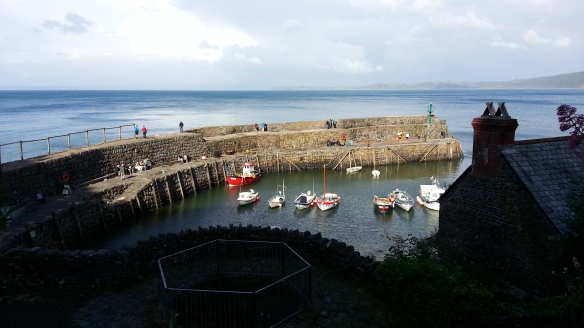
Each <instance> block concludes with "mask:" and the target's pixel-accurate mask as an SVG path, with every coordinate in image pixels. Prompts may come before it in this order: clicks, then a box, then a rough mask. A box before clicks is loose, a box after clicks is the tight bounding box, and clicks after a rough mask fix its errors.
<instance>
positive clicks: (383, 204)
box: [373, 196, 395, 213]
mask: <svg viewBox="0 0 584 328" xmlns="http://www.w3.org/2000/svg"><path fill="white" fill-rule="evenodd" d="M394 204H395V203H394V202H393V201H391V200H390V199H389V198H385V197H377V196H374V197H373V206H374V207H375V209H376V210H378V211H379V212H383V213H385V212H387V211H390V210H393V208H394V206H395V205H394Z"/></svg>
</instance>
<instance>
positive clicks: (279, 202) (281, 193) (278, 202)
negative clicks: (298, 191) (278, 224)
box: [268, 180, 286, 208]
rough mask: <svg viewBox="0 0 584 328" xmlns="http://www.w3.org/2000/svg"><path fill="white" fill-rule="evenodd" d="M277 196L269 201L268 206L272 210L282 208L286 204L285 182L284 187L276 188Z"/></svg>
mask: <svg viewBox="0 0 584 328" xmlns="http://www.w3.org/2000/svg"><path fill="white" fill-rule="evenodd" d="M280 187H281V189H280ZM276 190H277V191H276V195H274V196H272V197H271V198H270V199H268V205H269V206H270V207H271V208H274V207H282V206H283V205H284V203H285V202H286V187H285V186H284V180H282V186H280V185H278V187H277V188H276Z"/></svg>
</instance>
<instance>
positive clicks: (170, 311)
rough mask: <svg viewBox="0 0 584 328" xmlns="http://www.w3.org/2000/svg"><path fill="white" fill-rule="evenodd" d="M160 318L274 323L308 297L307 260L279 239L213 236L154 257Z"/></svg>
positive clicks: (201, 323)
mask: <svg viewBox="0 0 584 328" xmlns="http://www.w3.org/2000/svg"><path fill="white" fill-rule="evenodd" d="M158 268H159V277H160V299H161V302H162V307H163V311H164V318H165V319H166V320H167V321H170V319H171V316H175V315H176V320H177V323H178V324H179V325H180V326H182V327H254V328H255V327H274V326H276V325H278V324H280V323H282V322H283V321H285V320H287V319H289V318H290V317H292V316H294V315H295V314H297V313H299V312H300V311H302V310H303V309H304V308H305V307H306V305H307V304H308V302H309V301H310V299H311V275H310V269H311V266H310V264H309V263H308V262H306V261H305V260H304V259H303V258H302V257H300V256H299V255H298V254H297V253H296V252H294V251H293V250H292V249H291V248H290V247H288V245H286V244H285V243H281V242H265V241H241V240H221V239H219V240H215V241H212V242H209V243H206V244H203V245H200V246H197V247H193V248H190V249H187V250H184V251H181V252H178V253H175V254H172V255H169V256H166V257H163V258H161V259H159V260H158Z"/></svg>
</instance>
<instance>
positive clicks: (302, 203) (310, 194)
mask: <svg viewBox="0 0 584 328" xmlns="http://www.w3.org/2000/svg"><path fill="white" fill-rule="evenodd" d="M312 190H313V191H310V190H308V191H307V192H303V193H301V194H300V195H298V197H296V199H295V200H294V205H295V206H296V208H297V209H299V210H302V209H305V208H309V207H311V206H312V205H314V203H315V202H316V194H315V193H314V181H313V182H312Z"/></svg>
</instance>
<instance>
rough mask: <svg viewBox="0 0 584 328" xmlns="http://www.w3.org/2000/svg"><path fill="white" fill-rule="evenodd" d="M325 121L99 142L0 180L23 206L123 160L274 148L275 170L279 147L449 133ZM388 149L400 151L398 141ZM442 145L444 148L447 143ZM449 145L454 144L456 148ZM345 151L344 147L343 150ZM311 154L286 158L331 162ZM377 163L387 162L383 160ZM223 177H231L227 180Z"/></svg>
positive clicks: (412, 122)
mask: <svg viewBox="0 0 584 328" xmlns="http://www.w3.org/2000/svg"><path fill="white" fill-rule="evenodd" d="M424 122H426V123H424ZM323 125H324V122H295V123H280V124H274V126H273V129H272V130H270V131H278V130H280V131H281V132H278V133H276V132H254V133H240V134H230V135H224V134H221V133H224V132H225V130H229V131H232V130H234V129H235V130H238V129H240V130H243V129H244V128H243V126H235V127H209V128H201V129H197V130H196V131H198V132H200V133H203V135H201V134H194V133H181V134H176V135H170V136H160V137H156V138H146V139H141V138H140V139H130V140H125V141H124V142H120V143H118V144H114V145H99V146H95V147H92V148H88V149H84V150H79V149H77V150H71V151H69V152H68V153H65V154H63V156H57V157H51V156H47V157H46V159H45V158H44V157H41V158H39V159H38V163H36V164H34V165H30V166H24V167H20V168H16V169H8V168H9V166H8V165H7V166H6V169H5V167H4V164H3V175H2V180H1V181H0V183H1V185H2V188H3V189H4V190H5V191H6V192H7V194H8V195H7V196H8V197H7V198H8V199H7V202H8V205H18V204H23V203H26V202H30V201H31V200H34V196H35V195H36V194H37V192H38V191H39V190H40V191H42V192H43V193H44V194H45V196H52V195H56V194H60V193H61V192H62V190H63V185H65V184H69V185H71V186H73V187H74V188H75V187H77V186H81V185H84V184H86V183H87V182H89V181H94V180H99V179H103V178H104V177H107V176H108V175H111V174H112V172H113V170H114V168H115V167H116V166H117V165H119V164H121V163H125V164H128V163H136V162H139V161H141V160H143V159H146V158H148V159H150V160H151V161H152V162H153V164H154V165H155V166H160V165H163V164H170V163H176V161H177V158H178V156H179V155H184V154H186V155H188V156H190V157H191V158H201V157H202V156H206V157H213V156H214V157H218V156H222V155H225V154H233V153H244V152H246V151H247V150H250V151H251V152H256V153H258V154H260V155H259V156H260V158H261V153H263V152H268V153H267V154H266V155H265V158H266V160H265V161H264V162H261V163H260V164H261V165H260V167H261V168H263V169H266V170H271V169H272V168H274V167H276V166H281V165H283V164H281V163H279V159H278V156H279V155H277V153H276V151H278V152H280V154H281V155H282V154H283V153H282V152H283V151H284V150H286V151H288V150H307V151H312V150H318V149H320V148H323V147H324V146H326V142H327V141H328V140H330V141H335V140H339V141H342V140H341V139H342V135H345V137H346V142H347V143H349V142H351V144H352V146H358V147H366V146H369V145H371V144H372V143H375V142H376V141H377V140H382V141H383V142H394V141H395V142H396V143H398V140H397V138H396V135H397V133H399V132H404V133H405V132H408V133H410V137H411V140H419V141H421V140H440V139H442V138H443V137H447V136H448V127H447V126H446V123H445V122H444V121H442V120H437V119H434V120H433V124H432V125H430V126H428V125H427V117H424V116H412V117H381V118H366V119H346V120H339V126H340V127H339V128H336V129H324V128H323ZM311 127H315V128H316V130H308V131H307V130H305V129H307V128H311ZM341 127H346V128H341ZM298 131H302V132H298ZM203 136H204V138H203ZM456 143H458V141H456ZM388 147H390V148H392V149H394V148H396V147H398V145H397V144H396V145H395V146H394V145H391V146H388ZM439 147H440V148H442V147H443V146H442V145H441V146H439ZM447 147H450V148H452V146H447ZM399 148H400V150H399V153H400V156H403V157H404V158H409V159H406V160H407V161H410V160H415V158H416V156H417V157H421V156H423V154H424V153H425V152H426V151H427V148H428V147H427V146H412V147H411V148H409V149H406V148H405V147H399ZM459 148H460V144H458V145H456V146H454V149H455V151H454V155H452V156H457V157H458V158H460V157H462V151H461V150H459ZM327 152H328V153H330V154H329V155H327V156H326V157H327V158H328V159H327V162H330V161H331V160H333V159H334V158H335V156H337V154H336V151H327ZM342 152H343V151H339V154H341V153H342ZM390 152H393V151H390ZM449 153H453V151H452V150H444V149H442V150H437V152H436V153H433V154H429V156H427V157H426V160H429V161H431V160H443V159H449V158H452V156H450V155H446V156H444V154H449ZM307 154H308V153H305V154H304V155H297V156H296V155H294V154H291V155H288V156H287V157H286V160H287V161H288V162H290V165H296V166H298V167H306V168H316V167H319V166H320V167H322V164H326V162H325V163H323V162H324V160H320V161H319V160H315V161H312V162H311V164H309V165H306V163H304V162H303V158H304V159H305V158H307V157H310V156H307ZM404 154H405V155H404ZM440 154H441V155H440ZM308 155H310V154H308ZM385 156H388V155H383V154H381V153H380V154H379V157H378V158H380V159H383V158H384V157H385ZM370 162H372V161H370ZM402 162H403V161H402ZM312 163H314V164H312ZM317 163H318V164H317ZM385 163H386V164H392V163H396V162H395V161H394V162H392V161H391V160H385ZM377 165H384V164H382V163H381V162H379V163H377ZM276 171H277V169H276ZM64 173H66V174H67V175H68V177H69V181H67V182H65V181H63V179H62V176H63V174H64ZM222 181H225V180H224V179H223V180H222Z"/></svg>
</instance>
